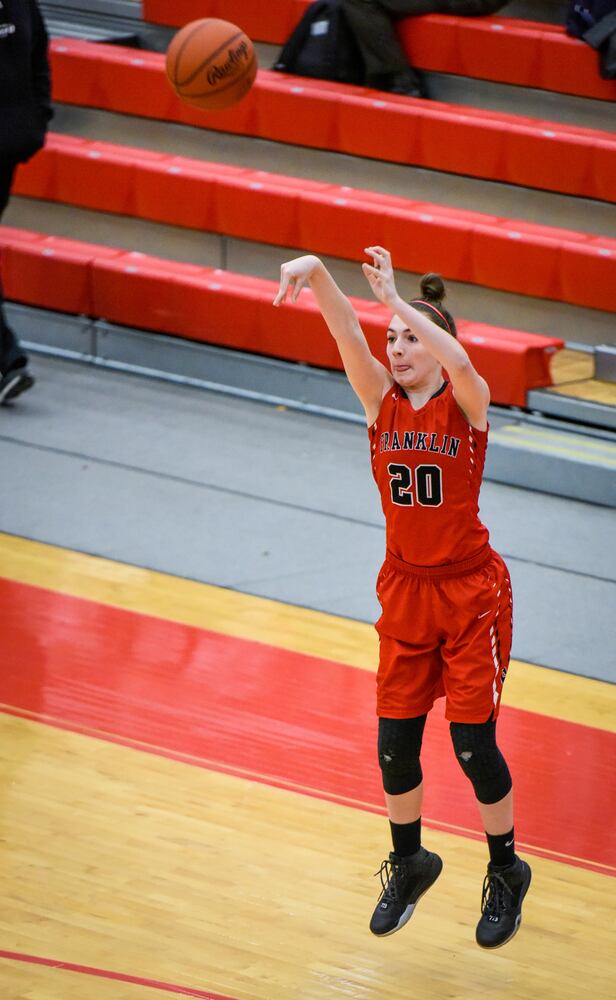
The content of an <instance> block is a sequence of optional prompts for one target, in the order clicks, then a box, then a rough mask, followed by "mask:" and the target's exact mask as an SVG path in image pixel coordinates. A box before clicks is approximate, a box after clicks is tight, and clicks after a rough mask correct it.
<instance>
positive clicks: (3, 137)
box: [0, 0, 53, 165]
mask: <svg viewBox="0 0 616 1000" xmlns="http://www.w3.org/2000/svg"><path fill="white" fill-rule="evenodd" d="M1 2H2V7H1V8H0V164H2V165H7V164H10V163H13V164H14V163H22V162H24V161H25V160H29V159H30V157H31V156H33V155H34V154H35V153H36V152H37V151H38V150H39V149H40V148H41V147H42V146H43V144H44V142H45V133H46V131H47V125H48V122H49V120H50V118H51V117H52V114H53V112H52V109H51V93H50V92H51V81H50V73H49V61H48V57H47V45H48V38H47V31H46V30H45V25H44V24H43V19H42V17H41V14H40V11H39V9H38V6H37V4H36V0H1ZM7 25H9V26H10V25H14V27H15V30H14V32H11V33H10V34H8V33H5V32H6V30H7V29H6V26H7ZM3 29H4V30H3ZM9 30H10V28H9Z"/></svg>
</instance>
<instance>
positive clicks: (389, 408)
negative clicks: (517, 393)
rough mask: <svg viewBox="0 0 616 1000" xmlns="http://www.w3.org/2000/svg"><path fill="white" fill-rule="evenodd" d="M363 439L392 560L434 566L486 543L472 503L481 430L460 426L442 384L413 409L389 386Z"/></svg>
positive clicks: (483, 443)
mask: <svg viewBox="0 0 616 1000" xmlns="http://www.w3.org/2000/svg"><path fill="white" fill-rule="evenodd" d="M368 434H369V437H370V445H371V455H372V472H373V474H374V478H375V480H376V484H377V486H378V488H379V492H380V494H381V504H382V506H383V512H384V514H385V519H386V525H387V548H388V550H389V551H390V552H391V553H392V554H393V555H394V556H397V558H398V559H403V560H404V561H405V562H407V563H413V564H414V565H416V566H440V565H443V564H446V563H457V562H462V561H463V560H465V559H469V558H471V557H472V556H473V555H475V554H476V553H477V552H478V551H479V550H480V549H482V548H483V547H484V546H485V545H486V544H487V542H488V538H489V535H488V529H487V528H486V527H485V525H484V524H482V522H481V521H480V519H479V502H478V501H479V489H480V486H481V477H482V474H483V466H484V461H485V454H486V447H487V442H488V432H487V430H486V431H479V430H477V429H476V428H474V427H471V425H470V424H469V423H468V421H467V420H465V418H464V416H463V415H462V413H461V412H460V409H459V407H458V405H457V403H456V401H455V398H454V395H453V391H452V388H451V384H450V383H449V382H446V383H445V385H444V387H443V389H442V390H441V391H440V392H439V393H437V394H436V395H434V396H433V397H432V398H431V399H429V400H428V402H427V403H425V405H424V406H422V407H421V409H419V410H414V409H413V407H412V406H411V403H410V401H409V399H408V398H407V396H406V394H405V392H404V390H402V389H401V388H400V386H398V385H394V386H393V387H392V388H391V389H390V390H389V392H388V393H387V395H386V396H385V398H384V399H383V403H382V405H381V409H380V412H379V415H378V417H377V419H376V422H375V423H374V424H372V426H371V427H369V428H368Z"/></svg>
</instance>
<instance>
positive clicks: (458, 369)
mask: <svg viewBox="0 0 616 1000" xmlns="http://www.w3.org/2000/svg"><path fill="white" fill-rule="evenodd" d="M366 253H367V254H368V255H369V256H370V257H372V264H362V270H363V272H364V275H365V276H366V278H367V280H368V283H369V285H370V287H371V289H372V292H373V294H374V296H375V298H377V299H378V300H379V302H383V303H384V304H385V305H386V306H388V307H389V309H391V311H392V312H393V313H395V314H396V316H399V317H400V319H401V320H402V322H403V323H406V324H407V325H408V327H409V329H410V330H412V331H413V333H414V334H415V336H416V337H417V339H418V340H419V341H421V343H422V344H423V346H424V347H425V348H426V350H428V351H430V354H432V355H433V356H434V357H435V358H436V360H437V361H439V362H440V364H441V365H442V366H443V368H445V369H446V370H447V374H448V375H449V378H450V380H451V386H452V389H453V394H454V396H455V398H456V402H457V404H458V406H459V407H460V409H461V410H462V412H463V413H464V415H465V417H466V419H467V420H468V421H469V423H470V424H472V426H473V427H477V428H478V429H480V430H485V428H486V426H487V412H488V405H489V403H490V390H489V388H488V384H487V382H486V381H485V379H483V378H482V377H481V375H480V374H479V372H477V371H476V370H475V369H474V367H473V365H472V363H471V359H470V358H469V356H468V354H467V353H466V351H465V350H464V348H463V347H462V344H460V343H458V341H457V340H456V338H455V337H452V336H451V334H449V333H447V332H446V331H445V330H442V329H441V327H440V326H437V325H436V323H433V322H432V320H431V319H429V318H428V317H427V316H426V315H425V314H424V313H422V312H420V311H419V310H418V309H414V308H413V306H412V305H410V304H409V303H408V302H405V301H404V299H402V298H401V297H400V296H399V295H398V291H397V289H396V283H395V278H394V271H393V267H392V263H391V254H390V253H389V251H388V250H385V249H384V248H383V247H377V246H374V247H366Z"/></svg>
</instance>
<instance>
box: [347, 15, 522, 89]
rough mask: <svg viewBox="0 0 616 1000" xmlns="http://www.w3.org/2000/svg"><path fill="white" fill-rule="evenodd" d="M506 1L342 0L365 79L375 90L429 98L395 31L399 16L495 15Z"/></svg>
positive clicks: (422, 81) (419, 75)
mask: <svg viewBox="0 0 616 1000" xmlns="http://www.w3.org/2000/svg"><path fill="white" fill-rule="evenodd" d="M506 2H507V0H342V7H343V10H344V13H345V14H346V17H347V21H348V22H349V26H350V28H351V30H352V32H353V35H354V36H355V40H356V42H357V45H358V47H359V50H360V52H361V55H362V58H363V61H364V69H365V82H366V85H367V86H369V87H374V88H375V89H376V90H387V91H389V92H390V93H393V94H406V95H408V96H410V97H427V96H428V94H427V89H426V85H425V82H424V80H423V77H422V75H421V74H420V73H418V72H417V70H415V69H413V67H412V66H409V64H408V62H407V60H406V56H405V54H404V52H403V49H402V46H401V45H400V42H399V40H398V36H397V34H396V30H395V22H396V20H398V19H399V18H402V17H409V16H418V15H420V14H455V15H458V16H460V17H478V16H480V15H485V14H494V13H496V11H498V10H500V9H501V7H504V6H505V5H506Z"/></svg>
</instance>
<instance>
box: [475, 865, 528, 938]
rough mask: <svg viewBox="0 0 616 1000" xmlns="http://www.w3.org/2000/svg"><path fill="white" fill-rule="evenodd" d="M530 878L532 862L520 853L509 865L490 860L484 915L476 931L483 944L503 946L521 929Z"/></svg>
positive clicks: (484, 890)
mask: <svg viewBox="0 0 616 1000" xmlns="http://www.w3.org/2000/svg"><path fill="white" fill-rule="evenodd" d="M530 880H531V870H530V865H529V864H527V862H526V861H523V860H522V858H518V857H516V859H515V861H514V863H513V864H512V865H508V866H507V867H506V868H500V867H497V866H496V865H493V864H491V863H490V864H488V874H487V875H486V877H485V879H484V882H483V894H482V897H481V919H480V921H479V923H478V924H477V933H476V935H475V936H476V939H477V944H478V945H480V947H481V948H500V947H501V946H502V945H504V944H507V941H511V938H512V937H513V936H514V934H516V933H517V931H518V928H519V926H520V924H521V923H522V901H523V899H524V896H525V895H526V893H527V892H528V887H529V885H530Z"/></svg>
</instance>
